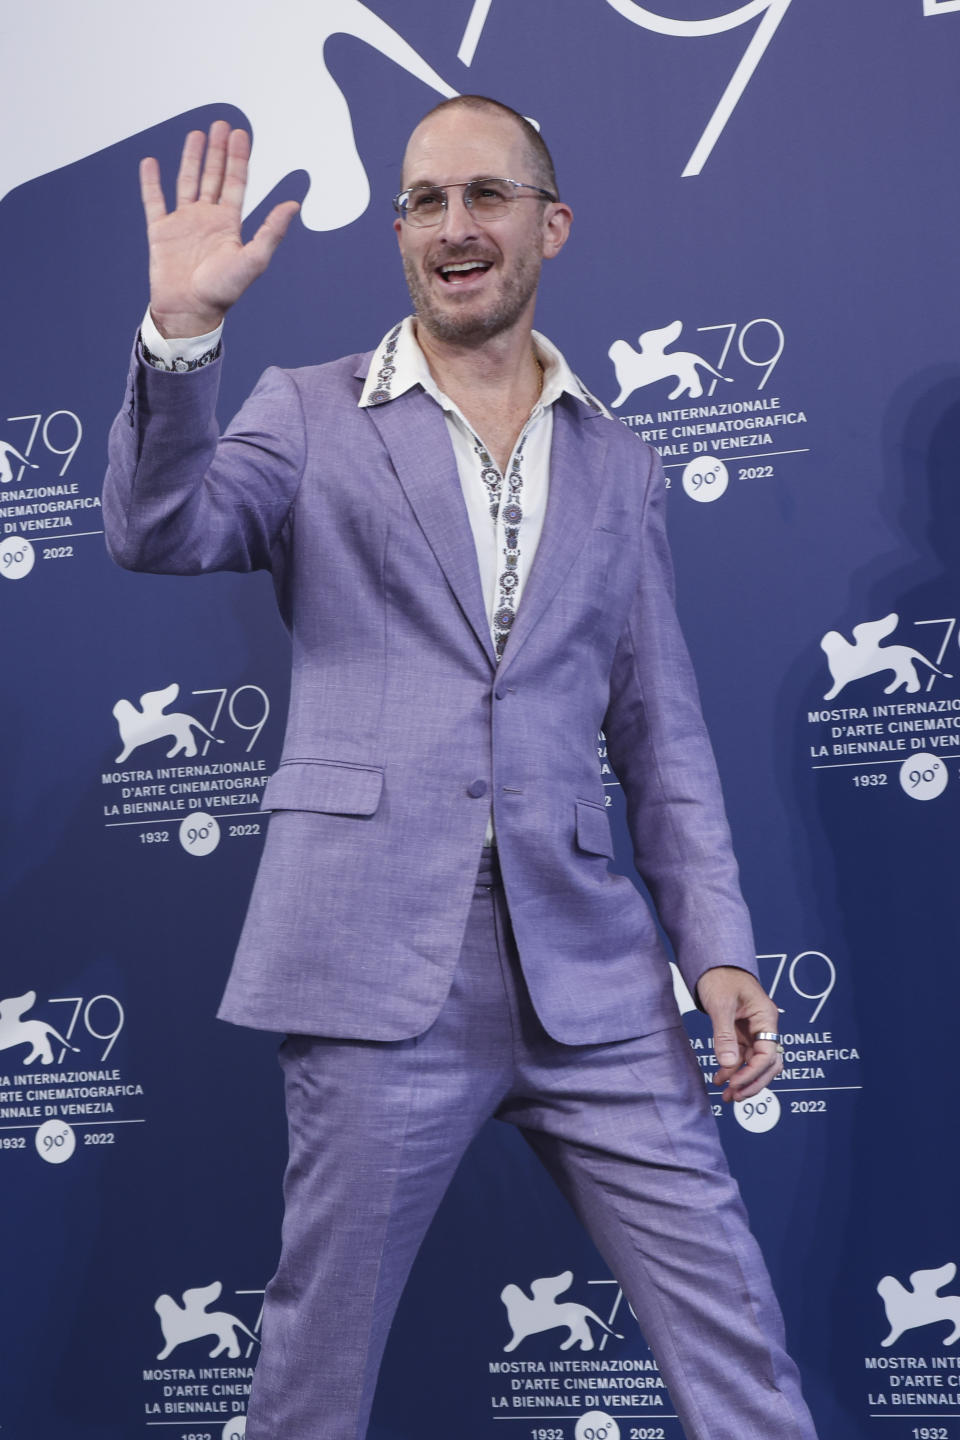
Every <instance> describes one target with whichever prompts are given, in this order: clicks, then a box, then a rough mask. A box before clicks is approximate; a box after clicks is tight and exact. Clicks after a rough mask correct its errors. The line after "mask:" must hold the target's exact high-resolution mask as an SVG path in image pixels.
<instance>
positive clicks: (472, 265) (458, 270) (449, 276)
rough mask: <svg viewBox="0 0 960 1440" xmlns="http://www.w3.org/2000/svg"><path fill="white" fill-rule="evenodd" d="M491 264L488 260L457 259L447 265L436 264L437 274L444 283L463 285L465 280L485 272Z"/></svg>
mask: <svg viewBox="0 0 960 1440" xmlns="http://www.w3.org/2000/svg"><path fill="white" fill-rule="evenodd" d="M492 264H493V262H492V261H490V260H457V261H454V262H452V263H451V264H449V265H438V266H437V274H438V275H439V276H440V279H441V280H442V281H443V282H444V283H445V284H446V285H463V284H464V283H465V282H466V281H467V280H472V279H473V278H474V277H476V276H478V275H484V274H486V272H487V271H488V270H489V269H491V267H492Z"/></svg>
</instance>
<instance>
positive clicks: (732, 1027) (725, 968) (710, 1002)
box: [697, 965, 783, 1101]
mask: <svg viewBox="0 0 960 1440" xmlns="http://www.w3.org/2000/svg"><path fill="white" fill-rule="evenodd" d="M697 995H698V996H699V999H700V1004H701V1005H702V1006H703V1008H704V1010H705V1011H706V1012H707V1014H708V1015H709V1016H710V1019H711V1021H712V1022H713V1048H714V1053H715V1054H716V1057H717V1060H718V1062H719V1065H720V1068H719V1070H717V1071H716V1072H715V1073H714V1076H713V1079H714V1081H715V1083H716V1084H717V1086H718V1087H719V1088H720V1089H721V1090H723V1096H722V1098H723V1099H724V1100H727V1101H730V1100H746V1099H747V1098H748V1097H749V1096H750V1095H756V1093H757V1092H758V1090H762V1089H763V1087H764V1086H765V1085H768V1084H769V1083H770V1081H771V1080H772V1079H773V1078H774V1077H775V1076H776V1075H779V1074H780V1071H781V1070H782V1069H783V1058H782V1056H781V1055H780V1053H779V1052H778V1050H777V1045H776V1042H775V1041H773V1040H755V1039H754V1038H753V1037H754V1036H755V1035H757V1034H759V1033H760V1032H762V1031H764V1030H768V1031H777V1030H778V1029H779V1022H780V1013H779V1011H778V1010H777V1007H776V1005H775V1004H774V1002H773V1001H772V1000H771V999H770V996H769V995H768V994H767V992H766V991H765V990H764V988H763V986H762V985H761V984H760V982H759V980H755V979H754V977H753V976H752V975H751V974H750V973H749V971H747V970H740V969H738V968H737V967H736V966H733V965H717V966H715V967H714V968H713V969H710V970H705V971H704V973H703V974H702V975H701V976H700V979H699V981H698V982H697Z"/></svg>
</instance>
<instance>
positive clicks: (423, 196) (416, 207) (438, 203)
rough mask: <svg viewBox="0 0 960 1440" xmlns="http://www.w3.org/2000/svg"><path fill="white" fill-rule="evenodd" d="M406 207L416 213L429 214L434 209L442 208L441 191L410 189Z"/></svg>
mask: <svg viewBox="0 0 960 1440" xmlns="http://www.w3.org/2000/svg"><path fill="white" fill-rule="evenodd" d="M407 209H408V210H413V211H414V212H415V213H416V214H417V215H430V214H431V213H432V212H433V211H435V210H442V209H443V192H442V191H441V190H411V191H410V194H409V195H408V196H407Z"/></svg>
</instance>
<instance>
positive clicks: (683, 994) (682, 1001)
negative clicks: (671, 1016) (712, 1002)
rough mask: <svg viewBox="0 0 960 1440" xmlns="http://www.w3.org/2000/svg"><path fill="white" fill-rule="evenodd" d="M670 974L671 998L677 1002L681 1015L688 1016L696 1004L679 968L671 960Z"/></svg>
mask: <svg viewBox="0 0 960 1440" xmlns="http://www.w3.org/2000/svg"><path fill="white" fill-rule="evenodd" d="M670 974H671V975H672V976H673V998H674V1000H676V1002H677V1008H678V1010H679V1011H680V1014H681V1015H689V1014H690V1011H691V1010H696V1008H697V1002H696V1000H694V998H693V996H692V995H691V994H690V991H689V989H688V987H687V982H686V980H684V978H683V976H682V975H681V974H680V970H679V967H678V966H677V965H675V964H674V963H673V961H672V960H671V961H670Z"/></svg>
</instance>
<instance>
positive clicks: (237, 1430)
mask: <svg viewBox="0 0 960 1440" xmlns="http://www.w3.org/2000/svg"><path fill="white" fill-rule="evenodd" d="M246 1433H247V1417H246V1415H234V1416H233V1418H232V1419H231V1420H228V1421H227V1423H226V1425H224V1427H223V1430H222V1431H221V1432H220V1440H244V1436H245V1435H246Z"/></svg>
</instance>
